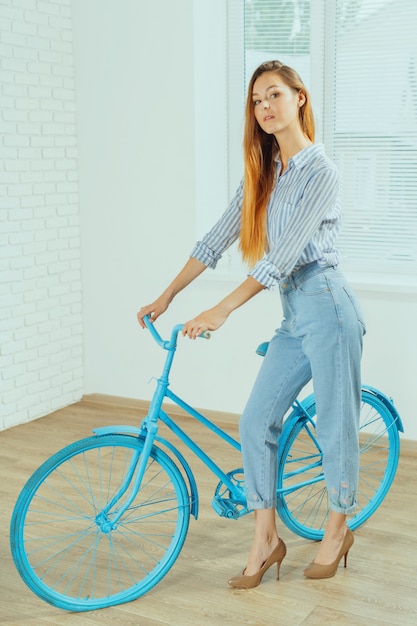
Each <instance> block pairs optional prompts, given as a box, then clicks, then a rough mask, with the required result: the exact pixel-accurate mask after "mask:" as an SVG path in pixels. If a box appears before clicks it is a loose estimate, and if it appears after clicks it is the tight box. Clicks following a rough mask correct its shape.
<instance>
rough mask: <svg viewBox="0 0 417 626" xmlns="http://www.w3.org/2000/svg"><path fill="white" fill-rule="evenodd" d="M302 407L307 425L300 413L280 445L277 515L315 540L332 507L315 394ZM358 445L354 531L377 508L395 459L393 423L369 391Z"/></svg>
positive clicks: (396, 436) (391, 476)
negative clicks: (319, 434)
mask: <svg viewBox="0 0 417 626" xmlns="http://www.w3.org/2000/svg"><path fill="white" fill-rule="evenodd" d="M304 409H305V410H306V412H307V413H308V414H309V415H310V416H311V421H310V420H308V419H307V418H306V417H305V416H304V415H300V418H299V419H298V420H297V421H296V422H295V424H294V426H293V428H292V429H291V432H289V433H288V436H286V439H285V442H284V443H283V446H282V453H281V455H280V461H279V466H278V483H277V486H278V494H279V496H278V506H277V511H278V513H279V515H280V517H281V519H282V520H283V522H284V523H285V524H286V525H287V526H288V528H290V529H291V530H292V531H293V532H295V533H296V534H298V535H300V536H302V537H305V538H307V539H313V540H319V539H321V538H322V536H323V534H324V529H325V526H326V523H327V519H328V515H329V512H330V507H329V499H328V494H327V490H326V486H325V483H324V477H323V473H322V466H321V462H322V454H321V450H320V447H319V445H318V442H317V439H316V434H315V418H316V405H315V400H314V397H313V396H310V397H309V398H307V400H306V401H305V402H304ZM284 436H285V435H284ZM359 445H360V468H359V483H358V493H357V505H356V511H355V514H354V515H353V516H352V517H351V518H350V519H349V520H348V525H349V527H350V528H351V529H352V530H354V529H355V528H358V527H359V526H360V525H361V524H363V523H364V522H365V521H366V520H367V519H368V518H369V517H370V516H371V515H372V514H373V513H374V512H375V511H376V509H377V508H378V507H379V506H380V504H381V502H382V501H383V499H384V497H385V495H386V494H387V492H388V490H389V488H390V486H391V483H392V481H393V479H394V476H395V472H396V469H397V465H398V457H399V445H400V442H399V434H398V429H397V427H396V424H395V419H394V418H393V415H392V413H391V412H390V411H389V409H388V408H387V407H386V405H385V404H384V403H383V402H382V401H381V400H380V399H379V398H378V397H377V396H376V395H374V394H372V393H371V392H369V391H367V390H362V404H361V413H360V431H359Z"/></svg>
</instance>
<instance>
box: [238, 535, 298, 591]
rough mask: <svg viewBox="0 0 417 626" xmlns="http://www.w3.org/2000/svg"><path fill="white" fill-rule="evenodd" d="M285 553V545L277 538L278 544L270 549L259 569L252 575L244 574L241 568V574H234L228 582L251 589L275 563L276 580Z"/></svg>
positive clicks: (241, 587)
mask: <svg viewBox="0 0 417 626" xmlns="http://www.w3.org/2000/svg"><path fill="white" fill-rule="evenodd" d="M286 554H287V547H286V545H285V543H284V542H283V541H282V539H280V540H279V544H278V545H277V547H276V548H275V549H274V550H273V551H272V553H271V555H270V556H269V557H268V558H267V560H266V561H265V563H264V564H263V565H262V567H261V569H260V570H259V571H258V572H256V574H253V575H252V576H245V570H243V572H242V574H240V575H239V576H234V577H233V578H231V579H230V580H229V581H228V582H229V585H230V586H231V587H234V588H236V589H252V588H253V587H257V586H258V585H259V584H260V582H261V580H262V577H263V575H264V574H265V572H266V571H267V570H268V569H269V568H270V567H271V565H273V564H274V563H276V564H277V580H278V579H279V569H280V567H281V563H282V561H283V560H284V557H285V555H286Z"/></svg>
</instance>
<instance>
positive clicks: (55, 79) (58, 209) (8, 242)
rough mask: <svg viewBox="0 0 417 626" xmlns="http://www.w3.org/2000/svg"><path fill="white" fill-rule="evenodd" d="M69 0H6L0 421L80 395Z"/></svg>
mask: <svg viewBox="0 0 417 626" xmlns="http://www.w3.org/2000/svg"><path fill="white" fill-rule="evenodd" d="M71 29H72V24H71V2H70V0H0V62H1V65H0V385H1V387H0V429H4V428H8V427H10V426H13V425H15V424H19V423H22V422H24V421H27V420H31V419H35V418H37V417H41V416H42V415H45V414H47V413H49V412H51V411H53V410H56V409H58V408H60V407H62V406H65V405H68V404H70V403H72V402H75V401H76V400H78V399H79V398H80V397H81V395H82V387H83V378H82V374H83V372H82V318H81V316H82V310H81V307H82V300H81V268H80V257H81V255H80V224H79V222H80V220H79V204H78V175H77V138H76V120H75V94H74V76H73V49H72V30H71Z"/></svg>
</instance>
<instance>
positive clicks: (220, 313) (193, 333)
mask: <svg viewBox="0 0 417 626" xmlns="http://www.w3.org/2000/svg"><path fill="white" fill-rule="evenodd" d="M227 318H228V313H226V312H225V311H224V310H223V309H222V308H221V307H220V306H218V305H217V306H214V307H213V308H212V309H208V310H207V311H203V313H200V315H197V317H195V318H194V319H192V320H190V321H189V322H186V323H185V324H184V327H183V329H182V334H183V335H187V337H189V338H190V339H196V337H199V335H201V334H202V333H203V332H204V331H205V330H217V329H218V328H220V326H221V325H222V324H224V322H225V321H226V319H227Z"/></svg>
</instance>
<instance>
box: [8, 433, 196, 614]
mask: <svg viewBox="0 0 417 626" xmlns="http://www.w3.org/2000/svg"><path fill="white" fill-rule="evenodd" d="M142 448H143V442H142V441H141V440H140V439H137V438H135V437H130V436H127V435H104V436H100V437H89V438H87V439H84V440H81V441H78V442H76V443H74V444H71V445H70V446H68V447H66V448H64V449H63V450H61V451H60V452H57V453H56V454H55V455H54V456H52V457H51V458H50V459H48V460H47V461H46V462H45V463H44V464H43V465H42V466H41V467H40V468H39V469H38V470H37V471H36V472H35V473H34V474H33V476H32V477H31V478H30V479H29V481H28V482H27V484H26V485H25V487H24V488H23V490H22V492H21V494H20V496H19V498H18V500H17V502H16V506H15V509H14V512H13V516H12V521H11V548H12V554H13V558H14V560H15V564H16V567H17V569H18V571H19V573H20V575H21V576H22V578H23V580H24V582H25V583H26V584H27V585H28V586H29V588H30V589H31V590H32V591H33V592H34V593H36V594H37V595H38V596H39V597H41V598H42V599H43V600H45V601H46V602H49V603H50V604H53V605H54V606H57V607H59V608H63V609H66V610H70V611H88V610H93V609H98V608H103V607H107V606H113V605H116V604H120V603H122V602H127V601H130V600H133V599H135V598H137V597H139V596H141V595H143V594H144V593H146V592H147V591H148V590H149V589H150V588H152V587H153V586H154V585H155V584H156V583H158V582H159V581H160V580H161V578H162V577H163V576H164V575H165V574H166V573H167V572H168V571H169V569H170V568H171V566H172V565H173V563H174V562H175V560H176V558H177V556H178V554H179V552H180V550H181V547H182V545H183V543H184V540H185V536H186V533H187V529H188V522H189V499H188V494H187V490H186V487H185V483H184V480H183V478H182V475H181V473H180V471H179V470H178V468H177V467H176V465H175V464H174V463H173V461H172V460H171V459H170V458H169V457H168V456H167V455H166V454H165V453H164V452H163V451H162V450H160V449H158V448H153V449H152V452H151V455H150V457H149V459H148V462H147V466H146V470H145V474H144V477H143V481H142V484H141V488H140V490H139V493H138V494H137V496H136V498H135V499H134V500H133V502H132V503H131V504H130V505H129V507H128V508H127V509H126V511H125V513H124V514H123V516H122V517H121V518H120V520H119V522H118V523H117V525H116V527H115V528H114V529H113V530H107V529H106V527H105V526H103V523H102V521H103V511H104V510H105V507H106V504H108V503H109V502H111V500H112V499H113V498H114V496H115V494H116V493H118V492H119V491H120V488H121V485H122V483H123V480H124V478H125V476H126V472H127V468H128V467H129V463H130V462H131V460H132V456H133V455H135V454H136V455H137V454H138V452H139V453H140V452H141V450H142ZM127 493H129V490H127ZM125 498H126V494H125V495H124V496H123V497H122V498H121V499H120V500H119V502H118V503H117V504H115V505H114V506H113V508H112V509H111V510H110V512H109V514H108V516H107V519H108V520H110V521H111V517H112V516H113V515H114V513H115V512H116V510H117V509H118V508H120V505H121V504H123V502H124V501H125Z"/></svg>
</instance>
